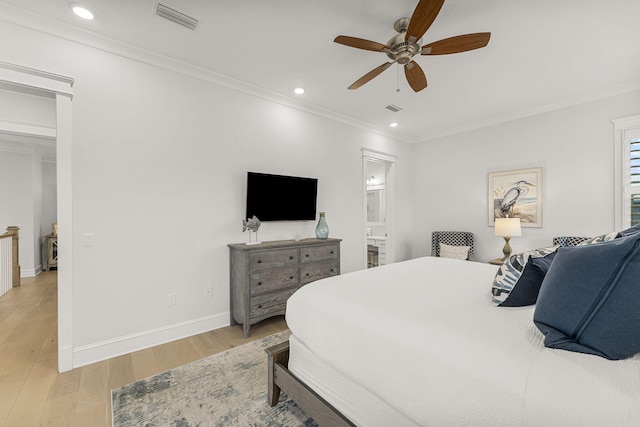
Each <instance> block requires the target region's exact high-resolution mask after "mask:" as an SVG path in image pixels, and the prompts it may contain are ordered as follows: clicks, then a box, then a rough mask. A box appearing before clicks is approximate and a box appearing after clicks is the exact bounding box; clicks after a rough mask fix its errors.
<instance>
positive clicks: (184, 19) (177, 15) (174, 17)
mask: <svg viewBox="0 0 640 427" xmlns="http://www.w3.org/2000/svg"><path fill="white" fill-rule="evenodd" d="M156 15H158V16H161V17H163V18H165V19H168V20H169V21H172V22H175V23H176V24H180V25H182V26H183V27H187V28H189V29H191V30H195V29H196V26H197V25H198V20H197V19H196V18H193V17H191V16H189V15H186V14H184V13H182V12H180V11H178V10H176V9H175V8H174V7H172V6H169V5H167V4H165V3H160V2H158V3H157V4H156Z"/></svg>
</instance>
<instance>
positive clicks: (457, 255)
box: [440, 243, 471, 260]
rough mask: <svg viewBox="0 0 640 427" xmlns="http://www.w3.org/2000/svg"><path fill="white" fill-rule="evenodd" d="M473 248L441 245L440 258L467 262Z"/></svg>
mask: <svg viewBox="0 0 640 427" xmlns="http://www.w3.org/2000/svg"><path fill="white" fill-rule="evenodd" d="M469 249H471V246H452V245H445V244H444V243H440V257H442V258H453V259H462V260H465V259H467V258H469Z"/></svg>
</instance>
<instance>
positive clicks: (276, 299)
mask: <svg viewBox="0 0 640 427" xmlns="http://www.w3.org/2000/svg"><path fill="white" fill-rule="evenodd" d="M297 290H298V289H297V288H292V289H287V290H286V291H282V292H272V293H270V294H265V295H260V296H257V297H251V318H258V317H264V316H268V315H272V314H282V313H284V312H285V308H286V307H287V300H288V299H289V297H290V296H291V295H293V293H294V292H295V291H297Z"/></svg>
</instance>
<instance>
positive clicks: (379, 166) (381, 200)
mask: <svg viewBox="0 0 640 427" xmlns="http://www.w3.org/2000/svg"><path fill="white" fill-rule="evenodd" d="M394 173H395V157H393V156H389V155H387V154H383V153H376V152H368V151H365V152H364V156H363V181H364V201H365V203H364V224H365V227H364V232H365V239H364V241H365V247H364V249H365V250H364V252H365V254H366V256H365V266H366V268H373V267H378V266H380V265H385V264H391V263H393V262H394V251H393V248H394V237H395V233H394V231H395V227H394V225H395V224H394V213H395V206H394V202H395V194H394V189H395V187H394V182H393V181H394Z"/></svg>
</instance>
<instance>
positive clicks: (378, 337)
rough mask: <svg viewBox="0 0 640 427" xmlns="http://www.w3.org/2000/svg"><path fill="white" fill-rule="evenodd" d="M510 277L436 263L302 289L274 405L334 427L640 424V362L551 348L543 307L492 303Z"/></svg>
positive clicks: (272, 357) (273, 359) (275, 372)
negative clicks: (499, 284) (499, 279)
mask: <svg viewBox="0 0 640 427" xmlns="http://www.w3.org/2000/svg"><path fill="white" fill-rule="evenodd" d="M498 268H499V267H497V266H494V265H489V264H483V263H476V262H468V261H459V260H452V259H446V258H435V257H424V258H418V259H414V260H410V261H405V262H400V263H396V264H392V265H387V266H382V267H378V268H375V269H368V270H363V271H358V272H353V273H349V274H345V275H342V276H336V277H332V278H328V279H324V280H321V281H318V282H314V283H312V284H309V285H307V286H305V287H303V288H301V289H300V290H299V291H297V292H296V293H295V294H294V295H293V296H292V297H291V298H290V299H289V301H288V303H287V314H286V319H287V324H288V326H289V328H290V330H291V332H292V335H291V337H290V339H289V342H288V343H284V344H283V345H281V346H279V347H278V348H274V349H270V350H269V351H268V353H269V377H270V378H269V382H270V384H269V403H270V404H271V405H275V404H276V403H277V401H278V396H279V392H280V390H281V389H282V390H283V391H284V392H286V393H287V394H288V395H290V396H291V397H293V398H294V400H295V401H296V402H298V404H300V406H302V407H303V409H305V410H306V411H307V412H308V413H309V415H310V416H311V417H313V418H314V419H315V420H316V421H318V422H319V424H321V425H332V426H333V425H358V426H390V425H393V426H444V425H446V426H550V425H563V426H574V425H575V426H603V425H611V426H613V425H615V426H638V425H640V404H639V402H640V355H635V356H633V357H630V358H627V359H625V360H618V361H611V360H607V359H604V358H602V357H598V356H594V355H588V354H581V353H576V352H571V351H565V350H558V349H551V348H547V347H545V345H544V336H543V335H542V333H541V332H540V331H539V330H538V328H536V326H535V325H534V323H533V320H532V319H533V315H534V308H535V306H528V307H494V306H493V305H492V304H491V294H490V292H489V289H490V287H491V283H492V280H493V279H494V276H495V275H496V272H497V269H498Z"/></svg>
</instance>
